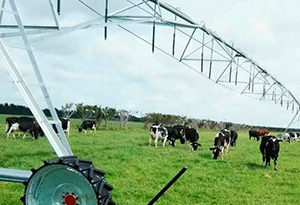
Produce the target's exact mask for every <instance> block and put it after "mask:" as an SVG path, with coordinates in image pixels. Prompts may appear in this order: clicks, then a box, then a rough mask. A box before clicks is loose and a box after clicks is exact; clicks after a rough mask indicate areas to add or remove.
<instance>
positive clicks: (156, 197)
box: [148, 167, 187, 205]
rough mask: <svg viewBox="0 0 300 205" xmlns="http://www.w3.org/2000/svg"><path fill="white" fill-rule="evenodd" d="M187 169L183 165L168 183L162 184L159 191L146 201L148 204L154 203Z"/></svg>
mask: <svg viewBox="0 0 300 205" xmlns="http://www.w3.org/2000/svg"><path fill="white" fill-rule="evenodd" d="M186 170H187V167H183V168H182V169H181V170H180V171H179V172H178V173H177V174H176V175H175V177H173V178H172V179H171V180H170V181H169V183H168V184H167V185H166V186H164V187H163V188H162V189H161V190H160V192H158V194H157V195H156V196H155V197H154V198H153V199H152V200H151V201H150V202H149V203H148V205H152V204H154V203H155V202H156V201H157V200H158V199H159V198H160V197H161V196H162V195H163V194H164V193H165V192H166V191H167V190H168V189H169V188H170V187H171V186H172V185H173V184H174V183H175V182H176V181H177V180H178V179H179V178H180V177H181V176H182V175H183V174H184V172H185V171H186Z"/></svg>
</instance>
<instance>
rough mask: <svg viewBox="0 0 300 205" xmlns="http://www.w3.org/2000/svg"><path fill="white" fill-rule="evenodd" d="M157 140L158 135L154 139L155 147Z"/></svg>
mask: <svg viewBox="0 0 300 205" xmlns="http://www.w3.org/2000/svg"><path fill="white" fill-rule="evenodd" d="M157 142H158V137H157V136H155V140H154V143H155V147H157Z"/></svg>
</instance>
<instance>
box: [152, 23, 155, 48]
mask: <svg viewBox="0 0 300 205" xmlns="http://www.w3.org/2000/svg"><path fill="white" fill-rule="evenodd" d="M154 48H155V21H153V33H152V53H154Z"/></svg>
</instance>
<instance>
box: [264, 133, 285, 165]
mask: <svg viewBox="0 0 300 205" xmlns="http://www.w3.org/2000/svg"><path fill="white" fill-rule="evenodd" d="M279 142H282V140H281V139H277V138H276V137H275V136H270V135H265V136H263V137H262V138H261V143H260V146H259V149H260V152H261V154H262V160H263V164H264V163H265V166H268V165H269V166H270V160H271V159H273V160H274V169H275V170H277V159H278V155H279V150H280V145H279Z"/></svg>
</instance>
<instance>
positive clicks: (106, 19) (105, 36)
mask: <svg viewBox="0 0 300 205" xmlns="http://www.w3.org/2000/svg"><path fill="white" fill-rule="evenodd" d="M104 19H105V20H104V21H105V24H107V21H108V0H106V1H105V17H104ZM106 39H107V26H104V40H106Z"/></svg>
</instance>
